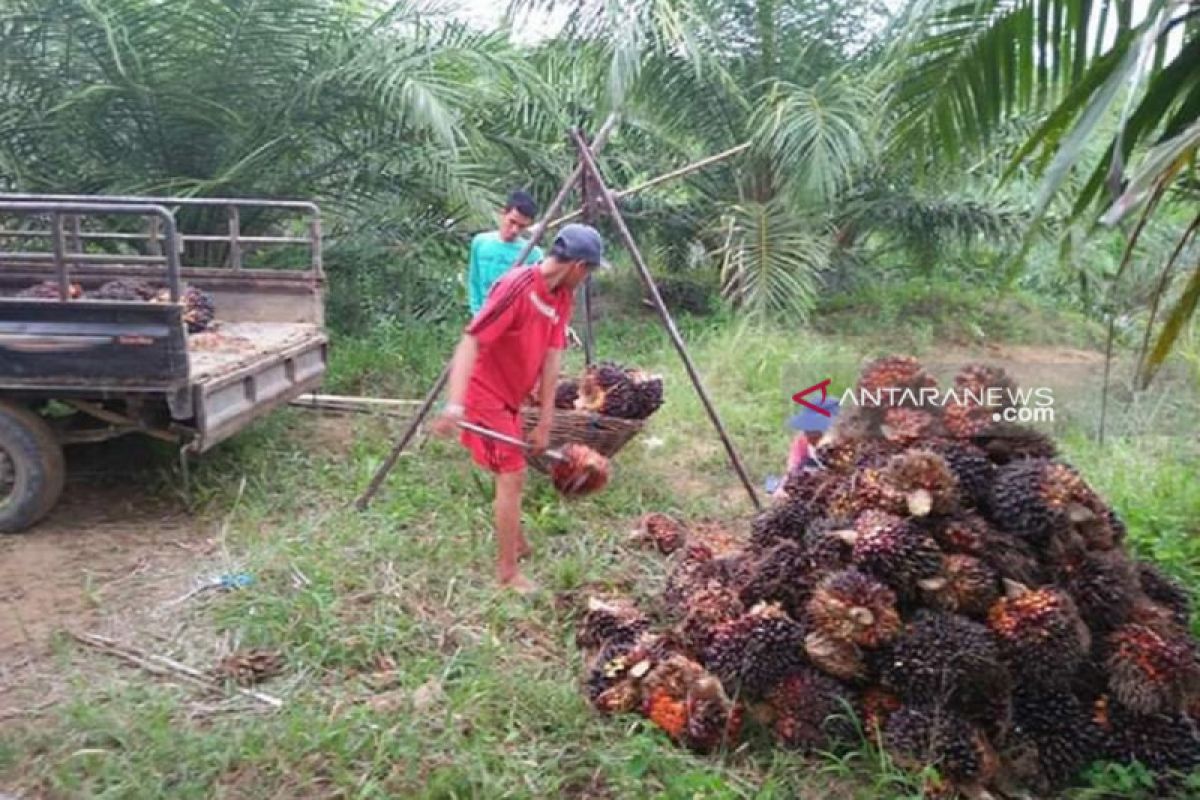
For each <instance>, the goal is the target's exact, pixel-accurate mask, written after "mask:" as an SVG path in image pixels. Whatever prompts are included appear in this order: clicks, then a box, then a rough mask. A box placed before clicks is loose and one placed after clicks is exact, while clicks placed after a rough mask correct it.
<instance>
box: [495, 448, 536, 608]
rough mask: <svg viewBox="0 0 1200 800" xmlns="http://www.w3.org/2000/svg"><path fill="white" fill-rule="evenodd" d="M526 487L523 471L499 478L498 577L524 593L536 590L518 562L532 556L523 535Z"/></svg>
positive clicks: (504, 583) (497, 520) (497, 502)
mask: <svg viewBox="0 0 1200 800" xmlns="http://www.w3.org/2000/svg"><path fill="white" fill-rule="evenodd" d="M524 487H525V471H524V470H521V471H519V472H502V473H499V474H498V475H496V500H495V505H494V509H495V514H496V543H497V550H498V556H497V559H496V578H497V579H498V580H499V581H500V585H501V586H508V587H511V588H513V589H515V590H516V591H518V592H521V593H525V592H528V591H530V590H531V589H533V588H534V587H533V584H532V583H530V581H529V580H528V579H527V578H526V577H525V576H524V575H522V574H521V568H520V567H519V566H518V564H517V560H518V559H520V558H521V557H522V556H524V555H527V554H528V553H529V543H528V542H526V541H525V535H524V534H522V533H521V491H522V489H524Z"/></svg>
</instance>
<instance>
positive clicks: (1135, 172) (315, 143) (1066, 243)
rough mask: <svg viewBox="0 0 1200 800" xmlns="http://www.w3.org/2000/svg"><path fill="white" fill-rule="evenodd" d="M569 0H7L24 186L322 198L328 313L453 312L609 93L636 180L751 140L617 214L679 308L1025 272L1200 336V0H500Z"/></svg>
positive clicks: (356, 321) (621, 179) (564, 163)
mask: <svg viewBox="0 0 1200 800" xmlns="http://www.w3.org/2000/svg"><path fill="white" fill-rule="evenodd" d="M551 7H559V8H558V9H557V10H558V11H560V12H562V11H564V10H565V12H567V13H568V17H567V18H568V22H567V24H566V26H565V27H564V28H563V30H562V31H561V32H559V33H558V34H557V35H555V36H554V37H553V38H549V39H543V40H541V41H539V42H537V43H536V44H519V43H517V40H515V39H513V38H512V37H510V36H509V33H510V31H509V30H506V29H500V30H494V31H481V30H476V29H473V28H471V27H468V26H466V25H464V24H463V23H461V22H459V21H457V20H456V18H455V17H453V16H452V15H451V14H450V12H448V11H447V10H446V9H439V8H437V7H435V6H431V5H429V4H428V3H422V2H416V1H414V0H402V2H397V3H384V2H378V0H253V1H252V0H190V1H189V2H186V3H169V2H162V0H106V1H105V2H103V3H100V2H95V0H0V188H3V189H8V190H13V189H17V190H26V191H45V192H50V191H71V192H141V193H156V194H185V195H259V196H263V195H272V196H291V197H314V198H316V199H317V200H319V201H320V202H321V203H322V204H323V205H324V207H325V208H326V209H327V211H328V213H329V214H330V215H331V217H332V220H333V224H332V225H331V226H330V244H331V252H330V257H329V262H330V271H331V275H332V280H333V291H332V293H331V305H332V315H331V317H332V320H333V324H334V326H335V327H336V328H337V329H338V330H340V331H343V332H362V331H364V330H366V329H367V328H368V327H370V326H372V325H375V324H377V323H379V322H380V321H386V320H390V321H392V322H401V321H404V320H412V319H419V320H434V319H445V318H447V317H455V316H457V315H458V314H459V308H460V299H459V297H460V294H461V288H460V275H459V273H460V272H461V262H462V260H463V256H462V253H463V249H464V243H465V241H466V239H467V237H468V236H469V235H470V233H472V232H473V231H475V230H478V229H480V228H481V227H483V226H485V225H487V224H489V221H490V216H489V215H490V214H491V212H492V211H493V210H494V208H495V206H496V204H497V201H498V199H499V198H500V197H502V196H503V193H504V192H505V191H506V190H507V189H508V188H509V187H512V186H516V185H524V186H527V187H529V188H531V189H532V190H534V191H535V193H536V194H537V195H538V196H539V197H540V198H542V199H543V201H547V200H548V199H549V198H550V197H551V196H552V195H553V193H554V191H555V190H556V188H557V187H558V185H559V182H560V181H561V180H562V178H563V176H564V175H565V174H567V170H568V169H569V168H570V166H571V154H570V149H569V147H568V144H567V141H566V137H565V131H566V129H567V128H568V127H569V126H572V125H579V126H582V127H583V128H585V129H588V130H595V129H596V128H597V127H598V126H599V124H600V123H601V121H602V120H603V119H604V118H605V117H606V116H607V115H608V114H609V113H610V112H613V111H617V112H620V114H621V115H622V124H621V126H620V128H619V131H618V133H617V135H616V136H615V137H614V139H613V141H612V143H611V145H610V146H609V148H608V150H607V151H606V153H605V155H604V158H603V163H604V166H605V168H606V169H607V171H608V174H609V175H608V176H609V179H610V182H611V183H612V184H613V185H614V186H617V187H620V186H626V185H629V184H631V183H634V182H636V181H638V180H641V179H645V178H648V177H652V176H654V175H657V174H659V173H662V172H665V171H667V170H669V169H672V168H676V167H679V166H681V165H683V164H685V163H688V162H689V161H693V160H696V159H698V158H701V157H703V156H706V155H710V154H713V153H716V152H719V151H722V150H725V149H727V148H730V147H733V146H736V145H739V144H742V143H746V142H748V143H750V145H751V147H750V149H749V150H748V151H746V152H745V153H744V154H742V155H740V156H738V157H736V158H734V159H731V160H729V161H727V162H725V163H723V164H721V165H719V166H716V167H713V168H710V169H707V170H704V171H703V172H700V173H697V174H695V175H693V176H690V177H689V178H687V179H686V180H683V181H678V182H673V183H670V184H666V185H664V186H662V187H661V188H658V189H654V190H651V191H649V192H646V193H642V194H638V195H635V196H633V197H631V198H630V199H628V200H627V201H626V203H625V205H626V209H627V211H628V213H629V215H630V217H631V219H632V220H633V222H634V224H635V227H636V232H637V234H638V235H639V237H641V239H642V240H643V242H644V246H645V248H646V249H647V250H648V251H649V252H650V253H651V254H652V256H653V261H654V267H655V269H656V270H658V271H659V272H660V273H661V274H662V275H663V276H664V280H665V281H666V283H667V284H668V290H669V291H668V293H669V294H670V295H671V296H672V297H673V299H674V300H675V301H676V302H678V303H681V304H683V305H686V306H687V307H689V308H695V309H702V308H709V309H712V308H715V307H716V306H717V305H718V303H717V302H716V301H717V298H718V296H719V297H720V298H721V302H723V303H725V304H727V305H728V306H730V307H731V308H732V309H734V310H735V311H736V312H737V313H740V314H749V315H774V316H779V315H787V316H788V317H789V318H791V319H796V318H798V317H803V316H805V315H806V314H808V313H810V312H811V311H812V310H813V309H814V308H816V307H818V306H821V307H823V308H824V309H825V310H830V309H832V308H841V309H845V308H847V307H853V306H854V305H856V304H865V305H874V304H875V302H876V300H877V298H878V297H879V295H880V293H881V291H882V290H884V289H886V290H887V291H886V292H884V294H886V296H888V297H891V298H902V297H905V296H913V295H914V294H915V295H916V296H918V297H919V296H921V295H922V293H925V295H927V296H928V295H930V294H931V293H932V295H933V296H934V297H938V298H944V296H945V295H946V294H947V293H949V294H956V293H960V292H967V293H968V294H969V293H970V292H972V291H975V292H983V293H985V294H986V293H988V292H993V291H1003V292H1004V293H1005V294H1006V296H1009V297H1014V296H1017V295H1018V294H1019V293H1020V292H1022V291H1024V292H1027V293H1029V294H1031V295H1033V296H1036V297H1037V298H1039V300H1038V302H1039V303H1043V304H1044V303H1050V304H1053V305H1055V306H1057V307H1059V308H1067V309H1071V310H1075V311H1078V312H1081V313H1083V314H1084V315H1086V316H1089V317H1091V318H1093V319H1095V320H1098V321H1101V322H1103V321H1110V322H1111V323H1112V327H1113V330H1114V333H1115V334H1116V335H1117V336H1118V338H1119V339H1120V338H1121V337H1124V340H1125V341H1126V342H1128V343H1129V344H1130V345H1131V346H1134V347H1141V349H1142V350H1143V351H1147V352H1150V353H1151V354H1152V355H1154V356H1155V358H1157V359H1161V356H1162V355H1163V354H1165V352H1166V351H1167V350H1168V349H1169V348H1170V347H1171V345H1172V344H1173V343H1174V342H1175V341H1176V339H1178V338H1180V337H1183V338H1184V339H1185V341H1191V340H1190V339H1189V338H1188V337H1189V336H1190V327H1189V324H1188V319H1189V318H1190V316H1191V312H1192V311H1193V310H1194V308H1195V306H1196V302H1197V299H1198V298H1200V263H1197V253H1198V252H1200V250H1198V249H1197V247H1196V246H1195V244H1194V242H1193V241H1192V240H1191V234H1193V233H1194V232H1195V229H1196V227H1197V222H1200V217H1196V216H1195V201H1196V199H1197V192H1198V187H1200V184H1198V183H1197V180H1196V174H1195V166H1194V156H1195V151H1196V147H1197V144H1198V143H1200V122H1197V115H1198V113H1200V36H1198V35H1197V31H1200V9H1198V8H1197V4H1196V3H1194V2H1185V1H1182V0H1145V2H1135V3H1130V2H1116V0H1101V1H1099V2H1091V1H1086V2H1085V1H1084V0H1036V1H1035V0H910V2H891V3H882V2H875V3H862V2H855V1H853V0H822V2H816V0H793V1H792V2H786V1H780V0H764V1H763V2H754V3H751V2H741V1H740V0H654V2H634V0H584V2H571V3H556V2H553V1H552V0H550V1H549V2H547V1H546V0H514V1H513V2H512V5H511V8H510V12H511V13H512V14H513V15H515V18H517V19H520V18H521V17H520V15H521V14H523V13H525V12H528V11H530V10H545V9H547V8H551ZM528 38H529V37H528V36H526V37H522V39H521V40H522V41H527V40H528ZM1101 218H1103V219H1101ZM1143 222H1144V223H1145V224H1144V225H1143ZM1139 234H1140V235H1139ZM1127 247H1128V248H1129V252H1128V253H1126V248H1127ZM1118 278H1119V279H1118ZM830 304H832V305H830ZM918 311H919V305H918V306H914V307H913V308H912V313H913V314H914V315H915V314H917V312H918ZM900 312H901V313H908V312H906V311H905V309H903V308H902V309H900ZM1164 320H1165V322H1164ZM1147 334H1148V335H1147ZM1185 350H1188V348H1185Z"/></svg>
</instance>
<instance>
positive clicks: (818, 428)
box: [788, 397, 841, 433]
mask: <svg viewBox="0 0 1200 800" xmlns="http://www.w3.org/2000/svg"><path fill="white" fill-rule="evenodd" d="M810 402H813V401H810ZM813 405H815V406H820V407H821V408H823V409H825V410H826V411H828V412H829V416H825V415H824V414H821V413H819V412H817V411H814V410H812V409H811V408H806V409H804V410H803V411H801V412H800V413H799V414H793V415H792V416H791V418H790V419H788V425H789V426H790V427H791V428H792V429H793V430H797V431H814V432H816V433H824V432H825V431H827V430H829V427H830V426H831V425H833V418H834V417H836V416H837V413H838V409H840V408H841V403H839V402H838V401H837V400H834V399H833V398H832V397H830V398H828V399H825V400H818V401H815V402H813Z"/></svg>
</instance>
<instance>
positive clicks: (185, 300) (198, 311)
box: [151, 286, 216, 333]
mask: <svg viewBox="0 0 1200 800" xmlns="http://www.w3.org/2000/svg"><path fill="white" fill-rule="evenodd" d="M151 301H152V302H155V303H169V302H171V290H170V289H160V290H159V291H158V293H157V294H155V295H154V297H153V298H151ZM179 302H180V303H181V304H182V305H183V324H184V325H185V326H187V330H188V333H199V332H200V331H202V330H205V329H207V328H208V327H209V326H210V325H212V322H213V319H214V317H215V316H216V310H215V308H214V307H213V300H212V297H211V296H210V295H209V294H207V293H205V292H203V291H201V290H200V289H197V288H196V287H195V286H188V287H186V288H184V290H183V292H182V293H181V294H180V295H179Z"/></svg>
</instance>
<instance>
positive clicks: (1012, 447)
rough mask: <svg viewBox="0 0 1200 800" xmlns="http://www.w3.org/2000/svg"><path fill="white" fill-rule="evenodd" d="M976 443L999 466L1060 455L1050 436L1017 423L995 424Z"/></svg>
mask: <svg viewBox="0 0 1200 800" xmlns="http://www.w3.org/2000/svg"><path fill="white" fill-rule="evenodd" d="M974 441H975V444H977V445H978V446H979V447H980V448H981V449H982V450H983V451H984V452H985V453H987V456H988V458H990V459H991V460H992V461H993V462H995V463H997V464H1008V463H1011V462H1013V461H1021V460H1023V459H1027V458H1047V459H1048V458H1054V457H1055V456H1056V455H1058V447H1057V445H1055V444H1054V440H1053V439H1051V438H1050V437H1049V436H1047V435H1046V434H1044V433H1041V432H1039V431H1035V430H1033V429H1032V428H1027V427H1025V426H1024V425H1017V424H1015V423H1007V422H993V423H992V424H991V425H989V426H988V427H987V428H986V429H985V430H983V431H981V432H980V433H979V434H977V435H976V436H975V439H974Z"/></svg>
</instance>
